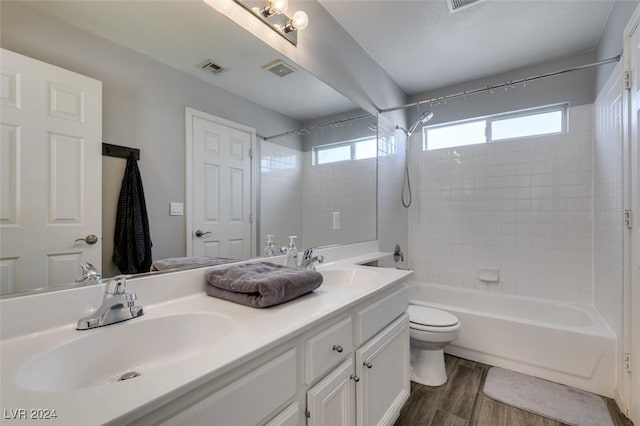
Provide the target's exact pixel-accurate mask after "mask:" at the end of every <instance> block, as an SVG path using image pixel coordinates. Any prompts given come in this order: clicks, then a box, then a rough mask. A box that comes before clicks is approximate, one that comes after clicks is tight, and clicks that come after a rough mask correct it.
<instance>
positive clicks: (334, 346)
mask: <svg viewBox="0 0 640 426" xmlns="http://www.w3.org/2000/svg"><path fill="white" fill-rule="evenodd" d="M333 350H334V351H336V352H338V353H339V354H340V353H342V351H343V349H342V346H340V345H333Z"/></svg>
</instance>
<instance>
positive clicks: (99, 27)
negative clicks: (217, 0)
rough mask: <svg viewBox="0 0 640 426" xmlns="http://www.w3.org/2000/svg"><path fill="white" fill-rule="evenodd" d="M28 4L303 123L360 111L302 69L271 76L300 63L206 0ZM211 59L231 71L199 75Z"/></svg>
mask: <svg viewBox="0 0 640 426" xmlns="http://www.w3.org/2000/svg"><path fill="white" fill-rule="evenodd" d="M24 3H25V4H27V5H29V6H31V7H34V8H36V9H38V10H40V11H42V12H44V13H47V14H49V15H52V16H55V17H57V18H59V19H61V20H63V21H65V22H67V23H69V24H72V25H74V26H76V27H79V28H82V29H84V30H86V31H89V32H91V33H94V34H97V35H98V36H100V37H103V38H105V39H107V40H111V41H113V42H115V43H118V44H121V45H124V46H127V47H129V48H131V49H133V50H136V51H138V52H141V53H143V54H145V55H147V56H150V57H152V58H155V59H157V60H159V61H160V62H163V63H165V64H167V65H169V66H172V67H174V68H177V69H179V70H182V71H185V72H187V73H189V74H192V75H193V76H195V77H197V78H199V79H201V80H204V81H206V82H209V83H211V84H213V85H214V86H218V87H220V88H223V89H225V90H228V91H230V92H232V93H235V94H237V95H240V96H242V97H244V98H247V99H250V100H252V101H254V102H256V103H258V104H261V105H264V106H266V107H268V108H271V109H273V110H276V111H278V112H281V113H282V114H285V115H287V116H289V117H292V118H295V119H298V120H307V119H311V118H316V117H319V116H325V115H330V114H335V113H339V112H344V111H350V110H353V109H355V108H356V106H355V105H354V104H353V103H352V102H351V101H349V100H348V99H347V98H345V97H344V96H342V95H341V94H339V93H338V92H336V91H335V90H333V89H332V88H331V87H329V86H328V85H326V84H325V83H323V82H322V81H320V80H318V79H316V78H315V77H313V76H312V75H311V74H309V73H308V72H306V71H304V70H302V69H300V68H299V67H296V68H297V69H298V71H297V72H295V73H293V74H290V75H288V76H286V77H282V78H280V77H277V76H275V75H273V74H272V73H269V72H266V71H264V70H263V69H262V66H264V65H266V64H267V63H270V62H272V61H274V60H276V59H280V60H283V61H284V62H287V63H289V64H290V65H293V64H292V63H291V61H288V60H285V58H284V57H283V56H282V55H280V54H279V53H277V52H276V51H275V50H273V49H272V48H270V47H268V46H267V45H266V44H264V43H263V42H262V41H260V40H259V39H257V38H256V37H254V36H253V35H252V34H250V33H249V32H247V31H245V30H244V29H242V28H241V27H240V26H238V25H236V24H235V23H233V22H232V21H230V20H228V19H227V18H226V17H224V16H222V15H220V14H219V13H217V12H216V11H215V10H213V9H212V8H211V7H209V6H207V5H206V4H205V3H204V2H202V1H199V0H198V1H25V2H24ZM256 19H257V18H256ZM205 59H212V60H213V61H214V62H216V63H218V64H219V65H221V66H223V67H225V68H228V71H225V72H223V73H222V74H220V75H218V76H215V75H213V74H210V73H208V72H206V71H203V70H200V69H199V68H197V66H196V65H197V64H199V63H201V62H202V61H203V60H205Z"/></svg>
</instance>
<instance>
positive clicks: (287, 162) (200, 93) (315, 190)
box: [0, 1, 377, 294]
mask: <svg viewBox="0 0 640 426" xmlns="http://www.w3.org/2000/svg"><path fill="white" fill-rule="evenodd" d="M248 17H250V18H253V19H255V17H253V16H251V15H250V14H248ZM0 26H1V31H2V32H1V37H0V40H1V47H2V48H3V49H7V50H10V51H13V52H16V53H19V54H21V55H25V56H27V57H30V58H34V59H37V60H39V61H42V62H45V63H47V64H52V65H54V66H57V67H61V68H64V69H66V70H70V71H73V72H75V73H78V74H82V75H85V76H88V77H90V78H93V79H96V80H99V81H101V82H102V142H106V143H109V144H114V145H120V146H126V147H131V148H137V149H139V150H140V159H139V161H138V163H137V164H138V167H139V170H140V173H141V176H142V181H143V185H144V192H145V198H146V203H147V210H148V217H149V225H150V232H151V239H152V241H153V247H152V254H153V259H154V260H161V259H166V258H174V257H184V256H187V255H188V254H189V255H193V256H199V255H200V256H201V255H208V256H220V257H230V258H247V257H258V256H262V253H263V252H262V248H263V246H264V245H265V243H266V235H274V237H273V240H274V241H276V242H277V243H286V242H287V241H288V237H289V236H290V235H296V236H297V237H298V238H297V245H298V247H299V248H308V247H319V246H327V245H333V244H345V243H354V242H360V241H369V240H375V239H376V237H377V231H376V228H377V217H376V176H377V158H376V154H377V141H376V121H375V120H376V119H375V117H373V116H370V115H368V114H366V113H364V112H363V111H362V110H360V109H359V108H358V107H357V106H356V105H355V104H353V103H352V102H351V101H349V100H348V99H346V98H345V97H344V96H342V95H341V94H339V93H338V92H336V91H335V90H334V89H332V88H331V87H329V86H328V85H326V84H325V83H323V82H322V81H319V80H318V79H316V78H315V77H313V76H312V75H310V74H309V73H307V72H306V71H305V70H303V69H301V68H300V67H299V66H297V65H296V64H295V63H292V62H291V61H289V60H288V59H287V58H285V57H283V56H282V55H280V54H279V53H277V52H276V51H274V50H273V49H271V48H270V47H268V46H267V45H266V44H264V43H263V42H262V41H260V40H258V39H257V38H255V37H254V36H252V35H251V34H249V33H248V32H247V31H245V30H244V29H243V28H241V27H240V26H238V25H236V24H235V23H233V22H231V21H230V20H228V19H227V18H225V17H223V16H222V15H220V14H218V13H217V12H216V11H215V10H213V9H212V8H211V7H209V6H208V5H207V4H205V3H204V2H201V1H188V2H184V1H176V2H171V1H169V2H133V1H132V2H112V1H96V2H68V1H61V2H58V1H42V2H31V1H18V2H11V1H7V2H2V14H1V25H0ZM209 60H211V61H212V62H214V63H215V64H217V65H218V66H220V67H222V68H223V71H222V72H219V73H213V72H211V71H212V70H211V67H208V68H207V67H205V69H202V68H200V66H201V65H203V64H204V63H205V62H206V61H209ZM289 72H290V73H289ZM287 73H288V74H287ZM5 74H6V73H4V70H3V86H2V88H3V91H4V90H5V86H6V87H10V85H9V86H7V85H5V78H4V76H5ZM283 74H287V75H283ZM7 81H9V83H10V80H7ZM4 97H5V93H4V92H3V99H4ZM190 113H191V115H189V114H190ZM194 116H200V117H204V119H207V120H209V119H211V120H210V121H211V122H213V123H218V124H220V123H221V125H223V126H225V125H226V126H227V127H229V128H231V130H230V131H235V130H237V129H240V131H242V132H245V133H247V134H248V135H249V140H248V143H249V145H248V147H249V148H251V151H250V152H247V155H248V156H250V162H249V164H250V166H249V169H247V170H246V171H245V172H243V173H244V174H237V173H236V172H237V170H235V169H234V173H236V176H240V177H239V179H240V181H241V182H243V185H244V184H247V183H248V185H249V186H246V188H248V189H247V190H240V189H241V188H245V187H242V185H240V186H238V185H239V184H238V182H239V181H234V182H235V183H233V182H231V183H227V184H226V185H227V187H226V188H223V189H222V190H220V191H221V193H223V192H224V193H226V195H224V196H221V195H220V194H219V193H215V194H214V192H215V191H214V192H211V191H209V192H208V193H207V192H206V191H205V192H203V190H202V188H196V187H195V186H193V185H196V184H197V182H195V181H194V179H193V176H190V175H189V173H190V170H188V168H189V162H188V161H186V154H185V152H188V149H187V148H186V145H185V144H189V143H197V141H195V138H194V140H193V141H186V139H187V138H188V134H189V131H188V129H189V127H190V126H191V125H192V123H193V121H192V122H188V120H189V117H191V118H192V119H193V117H194ZM25 126H28V124H25ZM236 127H237V129H236ZM234 129H235V130H234ZM207 132H208V130H207ZM210 133H211V132H209V133H207V134H210ZM214 133H215V132H214ZM23 134H24V133H23ZM192 136H193V135H192ZM2 137H3V141H2V147H3V151H2V155H3V158H2V166H3V169H4V172H3V174H2V178H3V180H4V183H6V182H8V179H5V178H6V177H7V176H9V175H7V174H6V173H5V172H7V170H9V171H11V170H14V169H16V168H15V167H13V166H16V165H17V166H19V164H20V163H19V162H17V160H16V161H15V162H12V161H13V159H14V158H17V157H15V156H13V157H9V156H8V154H10V155H13V154H12V153H13V151H11V149H12V148H11V147H13V146H15V143H14V142H15V141H14V140H13V139H11V137H12V136H11V134H9V133H7V132H4V129H3V133H2ZM230 137H231V139H233V138H234V136H230ZM236 139H237V138H236ZM236 139H233V140H234V141H235V140H236ZM12 141H13V142H12ZM27 142H28V141H22V143H24V144H26V143H27ZM203 143H204V146H205V147H209V148H211V145H210V144H209V145H207V144H208V143H209V142H207V141H205V142H203ZM46 149H47V148H46V146H45V147H42V150H43V152H44V150H46ZM23 152H24V150H23ZM7 153H8V154H7ZM192 160H193V161H195V163H197V162H198V161H200V160H202V158H199V157H198V158H195V160H194V159H193V158H192ZM100 161H101V163H102V173H101V180H102V182H101V187H99V188H98V189H97V190H96V191H97V192H101V199H102V200H101V201H96V200H94V201H90V200H84V201H83V202H93V203H100V204H101V225H100V229H97V230H96V231H95V232H91V233H95V234H96V235H97V236H98V238H99V239H100V244H96V245H95V246H96V247H98V246H99V247H100V249H99V250H100V251H101V256H100V262H101V264H100V266H99V269H100V271H101V272H102V275H103V276H104V277H105V278H106V277H110V276H113V275H115V274H118V273H119V271H118V269H117V268H115V267H114V265H113V262H112V260H111V257H112V253H113V232H114V227H115V216H116V206H117V202H118V197H119V192H120V188H121V182H122V178H123V173H124V170H125V165H126V160H124V159H122V158H114V157H102V158H101V159H100ZM195 163H193V164H192V166H193V167H195ZM93 166H95V165H92V164H85V165H84V167H85V169H86V168H91V167H93ZM12 167H13V168H12ZM18 168H19V167H18ZM7 173H8V172H7ZM36 174H37V172H36ZM48 176H49V175H48V174H47V173H46V172H43V173H42V174H41V175H40V176H37V179H36V180H37V181H38V182H40V183H41V184H42V185H45V186H46V185H49V183H48V180H47V179H48ZM38 179H39V180H38ZM23 180H24V179H23ZM4 183H3V186H2V190H3V191H4V193H3V198H2V202H3V203H5V205H6V200H7V198H6V197H5V195H6V194H7V192H6V191H7V190H6V188H5V187H6V185H4ZM83 184H84V183H83ZM216 185H220V183H219V182H217V183H216ZM205 186H206V185H205ZM194 188H195V189H194ZM239 188H240V189H239ZM247 191H248V194H244V192H247ZM190 192H191V194H189V193H190ZM240 192H242V193H243V196H244V195H247V196H248V198H246V200H245V201H243V200H242V199H239V198H238V194H239V193H240ZM212 194H213V195H216V196H217V197H218V198H217V200H218V201H217V202H218V204H219V205H217V206H215V207H216V208H218V209H226V208H229V204H233V205H234V206H235V207H234V208H236V209H240V210H239V211H240V212H241V213H239V214H240V216H241V217H242V222H243V224H244V225H245V226H247V229H248V232H249V233H248V234H246V235H248V239H246V240H245V241H243V242H242V243H241V244H240V243H239V244H236V245H234V244H231V245H228V244H227V245H226V246H224V244H219V243H218V242H216V235H215V234H216V233H217V232H218V231H216V232H212V234H206V235H205V236H203V237H197V236H196V231H197V230H202V231H204V232H203V233H205V232H209V231H207V228H206V226H207V223H206V222H207V220H208V219H207V216H206V215H205V216H204V218H197V217H196V216H192V213H193V211H194V205H193V204H194V200H196V199H197V200H199V201H200V202H201V204H202V202H204V204H205V208H212V207H211V206H212V204H211V203H212V201H211V199H212V198H211V195H212ZM207 197H209V198H207ZM225 197H226V198H225ZM46 200H48V198H47V195H46V194H45V195H44V196H43V200H42V206H41V207H38V206H37V205H36V204H34V203H33V202H32V203H31V204H30V205H29V206H27V207H28V208H29V209H31V210H38V209H42V211H46V210H47V209H48V208H49V207H48V205H47V201H46ZM203 200H204V201H203ZM238 200H240V201H238ZM49 201H50V200H49ZM172 203H182V204H183V214H179V212H178V211H173V212H172V209H171V205H172ZM238 203H240V204H238ZM238 206H240V207H238ZM0 207H1V206H0ZM3 214H4V210H3ZM2 219H3V220H4V218H2ZM199 221H200V222H199ZM11 227H13V228H16V226H15V224H13V225H11ZM13 228H12V229H13ZM7 229H8V227H7V226H6V224H5V223H4V222H2V223H0V232H5V231H6V230H7ZM64 232H65V233H66V236H67V237H68V239H70V240H69V243H68V244H66V245H64V244H63V245H60V244H58V246H57V247H56V249H55V250H56V251H55V255H56V256H64V255H66V254H69V253H70V254H72V255H73V256H75V254H77V253H80V252H82V251H83V250H86V249H87V250H88V249H89V245H88V244H87V242H86V241H85V240H81V241H75V240H76V239H79V237H84V236H85V235H84V233H83V234H82V235H79V234H78V230H77V229H74V226H73V224H67V226H66V228H65V230H64ZM83 232H84V231H83ZM32 234H33V233H32ZM77 234H78V235H77ZM3 237H4V236H3ZM2 239H3V240H5V238H2ZM202 242H205V243H207V244H200V243H202ZM23 243H24V244H22V243H21V244H20V245H24V246H25V247H29V246H30V247H33V250H34V251H35V250H36V248H37V249H38V250H40V251H42V247H43V246H46V245H47V244H48V242H47V241H45V240H44V239H43V238H40V236H39V235H30V237H29V238H27V239H25V241H23ZM194 244H200V246H202V247H200V248H197V247H196V246H195V245H194ZM15 245H16V244H14V243H12V246H10V245H7V244H5V242H4V241H3V245H2V252H1V253H0V280H1V284H2V293H3V294H7V293H19V292H25V291H33V290H36V289H42V288H46V289H59V288H68V286H69V285H74V282H75V279H76V278H77V277H78V276H79V275H80V268H79V267H78V263H79V261H81V260H82V259H81V257H78V256H76V258H77V260H74V259H76V258H74V257H73V256H71V255H70V256H71V257H69V256H67V260H68V259H71V261H69V262H68V263H69V265H71V267H67V266H64V263H63V262H60V263H59V265H63V266H64V267H63V266H60V267H58V269H57V270H55V271H53V269H55V268H52V266H51V265H52V263H51V258H52V257H51V256H50V255H47V253H45V252H43V254H42V255H41V257H42V256H44V258H45V259H40V260H41V261H37V260H33V261H30V262H29V263H28V264H27V265H23V266H22V267H23V268H25V267H26V268H29V269H31V270H34V271H37V272H36V274H35V275H32V276H31V277H29V278H28V279H21V278H22V277H24V274H23V273H20V272H19V271H20V269H19V268H17V267H16V265H17V264H19V263H20V261H21V260H20V259H19V257H20V256H17V255H15V254H13V253H10V252H11V250H12V249H13V248H14V247H13V246H15ZM240 246H242V248H241V249H240V248H239V247H240ZM24 250H27V251H29V250H30V249H29V248H24ZM47 256H49V257H48V258H47ZM25 258H26V257H25ZM47 259H48V262H49V263H47ZM60 259H63V257H60ZM74 262H75V263H74ZM38 268H39V269H38ZM34 277H36V278H34ZM37 277H40V278H37Z"/></svg>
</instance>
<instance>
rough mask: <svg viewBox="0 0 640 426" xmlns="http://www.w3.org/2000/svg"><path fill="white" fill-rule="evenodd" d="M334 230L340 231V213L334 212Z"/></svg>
mask: <svg viewBox="0 0 640 426" xmlns="http://www.w3.org/2000/svg"><path fill="white" fill-rule="evenodd" d="M332 218H333V229H340V212H333V215H332Z"/></svg>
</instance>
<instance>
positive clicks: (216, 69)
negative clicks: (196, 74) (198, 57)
mask: <svg viewBox="0 0 640 426" xmlns="http://www.w3.org/2000/svg"><path fill="white" fill-rule="evenodd" d="M198 68H200V69H203V70H205V71H209V72H210V73H212V74H215V75H218V74H220V73H221V72H223V71H226V69H225V68H223V67H221V66H220V65H218V64H216V63H214V62H213V61H212V60H211V59H207V60H206V61H204V62H201V63H200V64H198Z"/></svg>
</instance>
